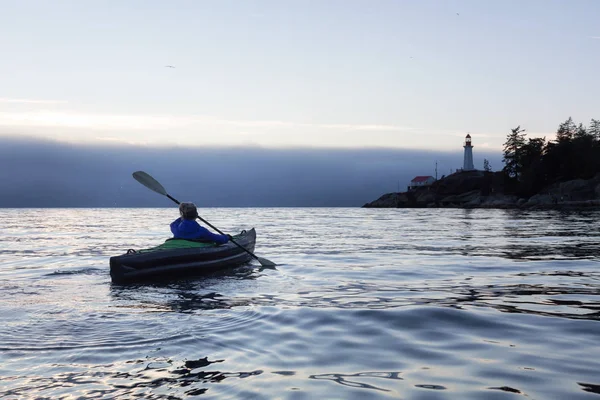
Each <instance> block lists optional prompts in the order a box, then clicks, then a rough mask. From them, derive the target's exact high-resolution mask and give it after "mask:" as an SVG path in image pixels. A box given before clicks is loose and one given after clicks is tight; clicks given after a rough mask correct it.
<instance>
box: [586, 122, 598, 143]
mask: <svg viewBox="0 0 600 400" xmlns="http://www.w3.org/2000/svg"><path fill="white" fill-rule="evenodd" d="M588 133H589V134H590V135H592V137H593V138H594V139H595V140H597V141H600V120H597V119H594V118H592V121H591V122H590V127H589V129H588Z"/></svg>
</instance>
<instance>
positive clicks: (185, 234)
mask: <svg viewBox="0 0 600 400" xmlns="http://www.w3.org/2000/svg"><path fill="white" fill-rule="evenodd" d="M171 232H172V233H173V237H174V238H175V239H188V240H197V239H200V240H206V241H210V242H215V243H216V244H225V243H227V242H228V241H229V238H228V237H227V235H216V234H214V233H212V232H211V231H209V230H208V229H206V228H204V227H202V226H200V224H199V223H197V222H196V221H194V220H189V219H182V218H177V219H176V220H175V221H173V222H171Z"/></svg>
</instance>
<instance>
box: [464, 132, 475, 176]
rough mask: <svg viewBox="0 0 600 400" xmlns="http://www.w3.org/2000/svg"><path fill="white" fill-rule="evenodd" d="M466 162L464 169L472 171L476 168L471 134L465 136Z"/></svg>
mask: <svg viewBox="0 0 600 400" xmlns="http://www.w3.org/2000/svg"><path fill="white" fill-rule="evenodd" d="M463 147H464V148H465V162H464V164H463V170H464V171H472V170H474V169H475V167H474V166H473V145H472V144H471V135H469V134H467V137H465V145H464V146H463Z"/></svg>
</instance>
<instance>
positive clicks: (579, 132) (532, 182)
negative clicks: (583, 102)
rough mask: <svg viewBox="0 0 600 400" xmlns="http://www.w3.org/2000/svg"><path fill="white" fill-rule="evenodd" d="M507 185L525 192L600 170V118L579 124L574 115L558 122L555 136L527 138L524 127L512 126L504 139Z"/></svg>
mask: <svg viewBox="0 0 600 400" xmlns="http://www.w3.org/2000/svg"><path fill="white" fill-rule="evenodd" d="M503 162H504V164H505V166H504V168H503V172H504V174H505V176H506V178H507V179H506V180H505V182H506V186H505V189H506V190H508V191H510V192H515V193H518V194H520V195H524V196H531V195H534V194H536V193H539V192H540V191H541V190H542V189H543V188H544V187H546V186H548V185H550V184H552V183H556V182H563V181H567V180H571V179H578V178H581V179H590V178H592V177H594V176H595V175H596V174H598V173H600V120H597V119H592V120H591V122H590V124H589V126H587V127H586V126H584V125H583V124H581V123H580V124H579V125H577V124H576V123H575V122H574V121H573V119H572V118H571V117H569V118H568V119H567V120H566V121H565V122H563V123H561V124H560V125H559V126H558V129H557V131H556V139H555V140H548V141H547V140H546V138H545V137H544V138H527V137H526V133H525V130H524V129H521V127H520V126H517V127H516V128H514V129H511V133H509V134H508V136H507V139H506V142H505V143H504V158H503Z"/></svg>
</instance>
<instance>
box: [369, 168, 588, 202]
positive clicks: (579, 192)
mask: <svg viewBox="0 0 600 400" xmlns="http://www.w3.org/2000/svg"><path fill="white" fill-rule="evenodd" d="M504 189H505V188H504V176H503V175H502V173H501V172H495V173H492V172H483V171H464V172H459V173H455V174H452V175H450V176H448V177H443V178H442V179H440V180H439V181H436V182H434V183H433V184H432V185H431V186H428V187H423V188H418V189H414V190H411V191H408V192H401V193H388V194H385V195H383V196H381V197H380V198H379V199H377V200H375V201H373V202H370V203H367V204H365V205H364V206H363V207H366V208H419V207H458V208H524V209H547V208H600V174H598V175H597V176H596V177H594V178H593V179H587V180H586V179H575V180H571V181H565V182H560V183H555V184H553V185H550V186H548V187H547V188H545V189H544V190H542V191H541V192H540V193H538V194H536V195H534V196H531V197H529V198H520V197H518V196H516V195H512V194H505V190H504Z"/></svg>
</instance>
